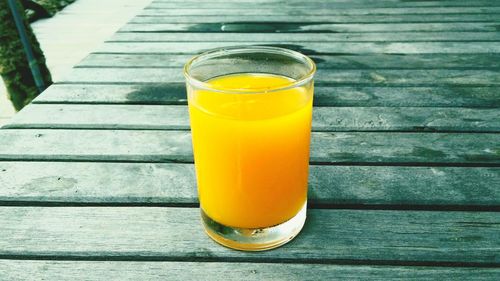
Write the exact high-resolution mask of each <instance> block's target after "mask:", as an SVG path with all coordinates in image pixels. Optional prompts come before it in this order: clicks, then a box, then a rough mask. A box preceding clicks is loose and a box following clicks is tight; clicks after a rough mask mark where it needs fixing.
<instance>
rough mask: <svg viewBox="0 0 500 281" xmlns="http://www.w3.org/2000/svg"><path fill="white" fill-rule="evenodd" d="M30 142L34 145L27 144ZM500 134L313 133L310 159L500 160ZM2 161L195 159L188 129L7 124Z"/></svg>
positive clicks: (0, 139)
mask: <svg viewBox="0 0 500 281" xmlns="http://www.w3.org/2000/svg"><path fill="white" fill-rule="evenodd" d="M28 144H29V145H28ZM499 144H500V134H487V133H482V134H450V133H428V134H422V133H375V132H363V133H326V132H315V133H313V134H312V149H311V163H324V164H332V163H333V164H346V163H347V164H350V163H354V164H375V165H387V164H392V165H394V164H397V165H402V164H405V165H422V164H434V165H444V164H446V165H451V164H453V165H498V164H500V154H499V152H500V146H499ZM0 160H80V161H83V160H84V161H153V162H172V161H173V162H192V161H193V156H192V148H191V134H190V133H189V132H187V131H151V130H146V131H144V130H63V129H53V130H50V129H23V130H14V129H2V130H0Z"/></svg>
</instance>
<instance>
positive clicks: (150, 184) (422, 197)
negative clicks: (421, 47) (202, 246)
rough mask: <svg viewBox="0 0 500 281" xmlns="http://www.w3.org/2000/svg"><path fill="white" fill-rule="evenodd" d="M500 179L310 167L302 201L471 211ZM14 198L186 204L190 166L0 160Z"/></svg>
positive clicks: (499, 192)
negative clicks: (305, 198)
mask: <svg viewBox="0 0 500 281" xmlns="http://www.w3.org/2000/svg"><path fill="white" fill-rule="evenodd" d="M26 171H29V173H27V172H26ZM499 185H500V169H499V168H474V167H467V168H461V167H377V166H326V165H320V166H316V165H312V166H310V174H309V192H308V196H309V199H308V204H309V207H311V208H316V207H318V206H320V207H325V206H326V207H329V206H346V205H348V206H349V205H351V206H352V205H354V206H366V205H369V206H382V207H384V206H385V207H390V206H398V205H403V206H406V207H407V208H414V207H416V206H417V207H422V208H423V207H427V208H434V209H435V208H439V207H442V208H446V207H447V206H454V208H460V206H462V208H470V207H471V206H475V207H474V208H476V209H477V208H479V207H481V206H482V207H491V206H499V205H500V189H498V188H497V187H498V186H499ZM16 202H23V205H30V204H39V203H44V202H45V203H47V202H59V203H66V204H68V203H82V204H84V203H95V204H122V203H123V204H126V203H134V204H144V205H147V204H177V205H179V204H188V205H189V206H191V205H193V204H196V203H198V196H197V193H196V180H195V173H194V167H193V165H192V164H169V163H95V162H94V163H93V162H8V161H7V162H6V161H0V204H9V203H10V204H12V203H16Z"/></svg>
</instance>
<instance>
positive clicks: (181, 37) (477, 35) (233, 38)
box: [106, 24, 500, 44]
mask: <svg viewBox="0 0 500 281" xmlns="http://www.w3.org/2000/svg"><path fill="white" fill-rule="evenodd" d="M221 25H222V24H221ZM137 41H140V42H184V41H186V42H194V41H198V42H273V43H276V44H279V43H283V42H433V41H441V42H444V41H452V42H458V41H476V42H477V41H500V35H499V34H498V32H394V33H389V32H370V33H295V34H294V35H293V36H290V34H281V33H275V34H273V35H272V36H269V34H267V33H263V34H261V33H224V32H203V33H201V32H197V33H192V32H189V33H188V32H186V33H178V32H174V33H168V32H156V33H155V32H117V33H115V34H114V35H113V36H112V37H111V38H109V39H108V40H107V41H106V42H137Z"/></svg>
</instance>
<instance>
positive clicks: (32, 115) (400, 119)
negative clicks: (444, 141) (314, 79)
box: [4, 104, 500, 132]
mask: <svg viewBox="0 0 500 281" xmlns="http://www.w3.org/2000/svg"><path fill="white" fill-rule="evenodd" d="M131 116H133V118H131ZM4 128H66V129H71V128H86V129H155V130H175V129H182V130H189V115H188V109H187V107H186V106H166V105H71V104H58V105H48V104H45V105H44V104H33V105H32V106H30V107H28V108H25V109H24V110H23V111H22V112H20V113H19V114H17V115H16V116H15V117H14V118H13V119H12V120H11V122H9V124H7V125H5V126H4ZM312 130H313V131H324V132H328V131H407V132H412V131H446V132H500V115H499V114H498V109H496V108H493V109H484V108H483V109H470V108H439V107H436V108H422V107H416V108H414V107H404V108H400V107H388V108H387V107H338V108H331V107H317V108H315V109H314V111H313V123H312Z"/></svg>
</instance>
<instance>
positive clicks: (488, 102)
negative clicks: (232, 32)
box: [33, 83, 500, 108]
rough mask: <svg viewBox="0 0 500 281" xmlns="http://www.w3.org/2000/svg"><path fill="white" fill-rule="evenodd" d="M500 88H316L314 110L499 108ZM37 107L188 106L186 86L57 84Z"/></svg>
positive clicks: (47, 92)
mask: <svg viewBox="0 0 500 281" xmlns="http://www.w3.org/2000/svg"><path fill="white" fill-rule="evenodd" d="M495 93H500V90H499V87H469V86H467V87H460V86H449V85H448V86H433V87H385V86H384V85H377V86H372V87H365V86H358V87H343V86H318V85H316V86H315V87H314V105H315V106H336V107H339V106H358V107H363V106H384V107H394V106H396V107H478V108H498V107H499V106H500V95H498V94H495ZM33 102H34V103H88V104H100V103H104V104H107V103H111V104H122V103H125V104H186V103H187V100H186V88H185V85H184V83H162V84H135V85H105V84H101V85H99V84H97V85H92V84H55V85H52V86H51V87H49V88H48V89H47V90H46V91H45V92H43V94H41V95H40V96H38V97H37V98H36V99H35V100H34V101H33Z"/></svg>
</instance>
